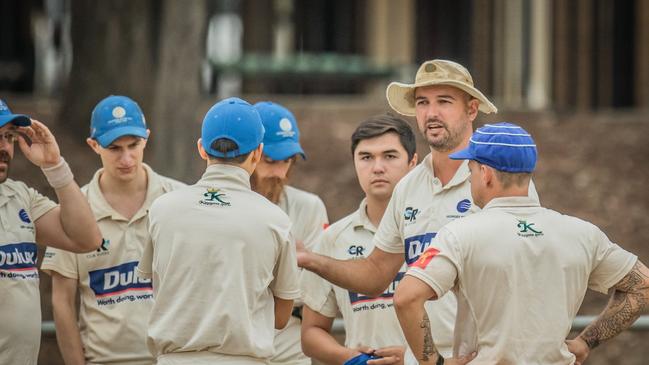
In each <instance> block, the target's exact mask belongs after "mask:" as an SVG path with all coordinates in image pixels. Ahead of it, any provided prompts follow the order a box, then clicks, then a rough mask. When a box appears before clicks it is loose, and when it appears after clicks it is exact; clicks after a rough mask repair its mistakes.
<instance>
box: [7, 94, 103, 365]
mask: <svg viewBox="0 0 649 365" xmlns="http://www.w3.org/2000/svg"><path fill="white" fill-rule="evenodd" d="M16 143H18V147H19V148H20V150H21V151H22V153H23V155H24V156H25V157H26V158H27V159H28V160H29V162H31V163H32V164H34V165H36V166H38V167H40V168H41V170H42V171H43V174H44V175H45V177H46V178H47V182H48V183H49V184H50V186H51V187H52V188H53V189H54V192H55V193H56V196H57V198H58V201H59V205H58V206H57V204H56V203H54V202H53V201H51V200H50V199H48V198H46V197H44V196H43V195H41V194H40V193H38V192H37V191H36V190H34V189H33V188H30V187H28V186H27V185H26V184H25V183H23V182H20V181H16V180H12V179H10V178H9V170H10V167H11V162H12V160H13V157H14V152H15V145H16ZM0 226H1V227H2V229H0V292H2V294H0V323H1V325H0V364H18V365H23V364H24V365H35V364H36V362H37V361H38V350H39V347H40V339H41V302H40V292H39V275H38V266H37V262H36V261H37V249H36V244H40V245H48V246H52V247H57V248H61V249H66V250H70V251H74V252H89V251H93V250H95V249H97V247H99V244H100V243H101V234H100V233H99V229H98V228H97V225H96V224H95V219H94V217H93V215H92V211H91V210H90V207H89V206H88V202H87V201H86V199H85V197H84V196H83V194H82V193H81V190H80V189H79V186H78V185H77V183H76V182H75V181H74V176H73V175H72V171H71V170H70V167H69V166H68V164H67V163H66V162H65V160H64V159H63V157H62V156H61V152H60V150H59V145H58V144H57V142H56V139H55V138H54V135H53V134H52V132H50V130H49V129H48V128H47V127H46V126H45V125H44V124H43V123H41V122H39V121H37V120H33V119H30V118H29V117H28V116H26V115H22V114H13V113H12V112H11V110H9V107H8V106H7V104H5V102H4V101H2V100H0Z"/></svg>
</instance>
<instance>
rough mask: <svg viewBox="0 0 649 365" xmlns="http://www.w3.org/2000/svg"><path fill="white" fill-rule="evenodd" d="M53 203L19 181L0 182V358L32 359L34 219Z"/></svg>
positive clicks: (36, 307) (37, 310) (36, 323)
mask: <svg viewBox="0 0 649 365" xmlns="http://www.w3.org/2000/svg"><path fill="white" fill-rule="evenodd" d="M55 207H56V203H54V202H53V201H51V200H49V199H48V198H46V197H44V196H42V195H41V194H39V193H38V192H37V191H36V190H34V189H32V188H29V187H27V185H25V184H24V183H22V182H20V181H14V180H11V179H7V180H6V181H5V182H4V183H2V184H0V225H2V229H1V230H0V292H1V293H2V294H0V364H12V365H14V364H16V365H22V364H29V365H32V364H36V362H37V360H38V349H39V347H40V342H41V301H40V294H39V290H38V268H37V266H36V260H37V258H36V229H35V225H34V222H35V221H36V220H38V219H39V218H40V217H41V216H43V215H44V214H45V213H47V212H49V211H50V210H51V209H53V208H55Z"/></svg>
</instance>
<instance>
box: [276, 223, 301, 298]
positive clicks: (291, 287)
mask: <svg viewBox="0 0 649 365" xmlns="http://www.w3.org/2000/svg"><path fill="white" fill-rule="evenodd" d="M282 237H283V238H282ZM279 240H280V242H279V243H278V245H279V254H278V256H277V262H276V263H275V268H274V270H273V274H274V279H273V281H272V282H271V283H270V290H271V291H272V292H273V296H275V297H278V298H281V299H286V300H291V299H298V298H299V297H300V287H299V285H300V284H299V277H300V273H299V271H298V268H297V257H296V256H295V250H296V248H295V239H294V238H293V235H292V234H291V233H290V232H287V234H283V235H279Z"/></svg>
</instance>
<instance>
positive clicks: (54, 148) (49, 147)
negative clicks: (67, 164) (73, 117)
mask: <svg viewBox="0 0 649 365" xmlns="http://www.w3.org/2000/svg"><path fill="white" fill-rule="evenodd" d="M19 131H20V133H19V134H18V146H20V150H21V151H22V152H23V154H24V155H25V157H27V159H28V160H29V161H31V163H33V164H34V165H36V166H38V167H41V168H46V167H52V166H55V165H56V164H58V163H59V162H60V161H61V151H60V150H59V145H58V144H57V143H56V139H54V135H53V134H52V132H50V130H49V129H48V128H47V127H46V126H45V124H43V123H41V122H39V121H37V120H35V119H32V125H31V126H29V127H20V128H19ZM22 133H24V134H26V135H27V137H28V139H31V144H30V143H29V140H28V139H27V138H25V137H24V136H22V135H21V134H22Z"/></svg>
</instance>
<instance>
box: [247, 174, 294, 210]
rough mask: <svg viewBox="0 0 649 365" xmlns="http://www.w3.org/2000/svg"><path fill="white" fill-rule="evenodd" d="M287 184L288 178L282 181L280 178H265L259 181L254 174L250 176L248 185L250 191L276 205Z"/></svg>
mask: <svg viewBox="0 0 649 365" xmlns="http://www.w3.org/2000/svg"><path fill="white" fill-rule="evenodd" d="M287 183H288V177H286V178H284V179H282V178H280V177H266V178H263V179H260V178H259V176H257V175H256V174H253V175H252V178H251V179H250V185H251V187H252V190H254V191H256V192H257V193H258V194H261V195H263V196H265V197H266V199H268V200H270V201H271V202H273V203H275V204H277V203H279V198H280V197H281V196H282V192H283V191H284V186H285V185H286V184H287Z"/></svg>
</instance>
